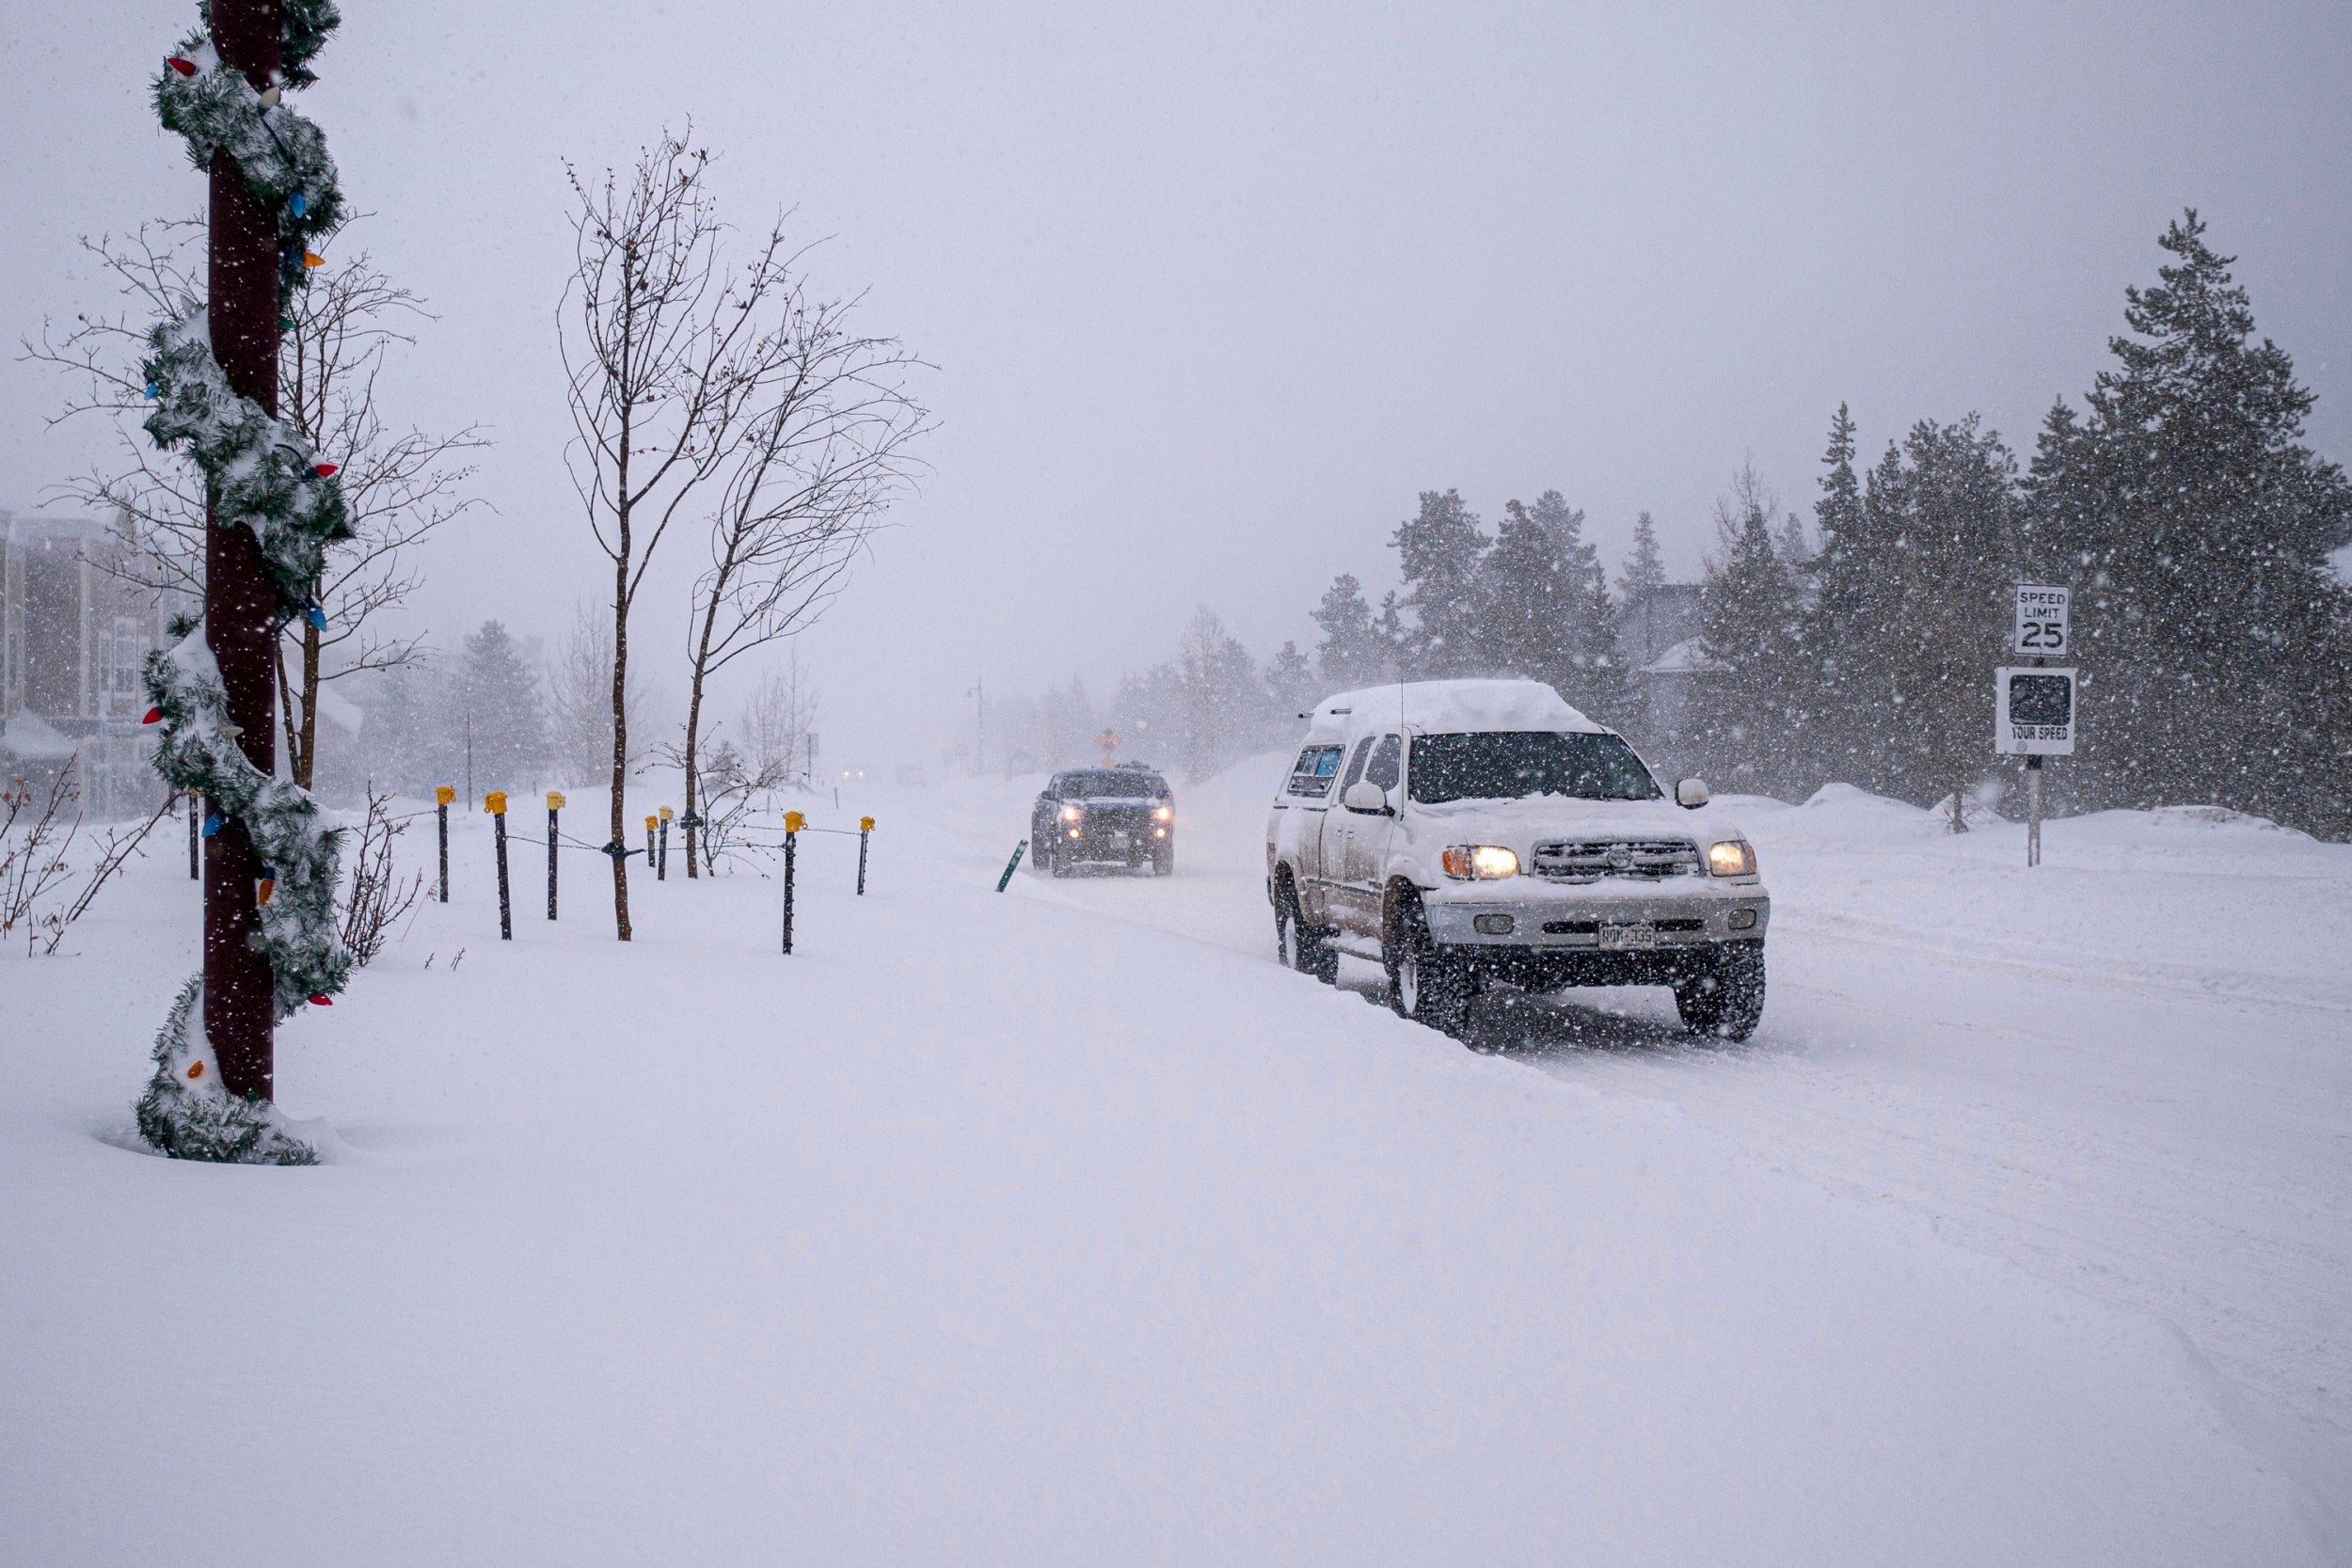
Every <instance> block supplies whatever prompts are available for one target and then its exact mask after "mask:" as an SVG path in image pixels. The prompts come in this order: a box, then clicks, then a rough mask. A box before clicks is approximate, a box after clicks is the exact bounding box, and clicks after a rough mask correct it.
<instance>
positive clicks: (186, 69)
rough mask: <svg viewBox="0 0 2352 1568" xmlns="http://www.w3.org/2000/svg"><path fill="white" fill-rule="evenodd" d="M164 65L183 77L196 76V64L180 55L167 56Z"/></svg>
mask: <svg viewBox="0 0 2352 1568" xmlns="http://www.w3.org/2000/svg"><path fill="white" fill-rule="evenodd" d="M164 64H166V65H167V66H169V67H171V69H172V70H174V71H178V72H179V73H180V74H181V75H183V76H193V75H195V74H196V62H195V61H194V60H191V59H187V58H185V57H183V56H182V55H165V56H164Z"/></svg>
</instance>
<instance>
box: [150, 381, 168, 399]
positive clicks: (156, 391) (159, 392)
mask: <svg viewBox="0 0 2352 1568" xmlns="http://www.w3.org/2000/svg"><path fill="white" fill-rule="evenodd" d="M163 391H164V389H163V388H161V387H158V386H156V385H155V384H154V383H153V382H149V383H148V384H147V395H148V396H149V397H151V398H153V397H161V396H163Z"/></svg>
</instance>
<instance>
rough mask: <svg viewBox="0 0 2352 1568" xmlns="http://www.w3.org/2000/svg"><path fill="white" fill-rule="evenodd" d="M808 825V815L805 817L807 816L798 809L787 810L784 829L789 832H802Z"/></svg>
mask: <svg viewBox="0 0 2352 1568" xmlns="http://www.w3.org/2000/svg"><path fill="white" fill-rule="evenodd" d="M807 826H808V818H807V817H805V816H802V815H801V814H800V813H799V812H797V811H788V812H786V813H785V814H784V831H785V832H787V833H797V832H800V831H801V830H802V829H803V828H805V827H807Z"/></svg>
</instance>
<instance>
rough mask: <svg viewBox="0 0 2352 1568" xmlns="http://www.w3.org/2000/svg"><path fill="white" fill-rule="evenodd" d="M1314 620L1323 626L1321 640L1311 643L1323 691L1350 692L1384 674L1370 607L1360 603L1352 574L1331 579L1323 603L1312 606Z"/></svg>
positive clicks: (1360, 590)
mask: <svg viewBox="0 0 2352 1568" xmlns="http://www.w3.org/2000/svg"><path fill="white" fill-rule="evenodd" d="M1314 623H1315V625H1316V626H1320V627H1322V628H1323V640H1322V641H1320V642H1318V643H1316V644H1315V670H1316V673H1318V674H1320V675H1321V676H1322V678H1323V687H1324V690H1325V691H1327V692H1329V691H1352V690H1354V689H1356V688H1358V687H1359V686H1370V685H1372V684H1373V683H1374V682H1375V681H1378V680H1381V679H1383V678H1385V677H1386V675H1387V670H1386V668H1385V665H1386V663H1387V660H1386V657H1385V656H1384V650H1383V649H1382V647H1381V643H1380V637H1379V633H1378V632H1377V631H1376V630H1375V627H1374V626H1373V620H1372V607H1371V606H1370V605H1368V604H1366V603H1365V602H1364V594H1363V585H1362V584H1360V583H1359V582H1358V581H1357V580H1356V578H1355V577H1354V575H1353V574H1350V573H1346V572H1343V573H1341V574H1340V575H1339V576H1338V577H1336V578H1332V579H1331V586H1330V587H1328V588H1327V589H1325V590H1324V591H1323V602H1322V603H1321V604H1320V605H1318V606H1316V607H1315V610H1314Z"/></svg>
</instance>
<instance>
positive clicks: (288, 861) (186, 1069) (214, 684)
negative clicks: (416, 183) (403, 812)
mask: <svg viewBox="0 0 2352 1568" xmlns="http://www.w3.org/2000/svg"><path fill="white" fill-rule="evenodd" d="M199 9H200V12H201V15H202V19H203V22H204V24H205V29H206V32H205V33H202V34H199V35H196V36H194V37H191V38H189V39H188V40H185V41H183V43H182V44H181V46H180V48H179V49H178V50H177V51H176V52H174V53H173V54H172V55H169V56H167V58H166V60H165V62H164V66H163V69H162V71H161V73H160V74H159V75H158V76H157V78H156V81H155V87H154V99H155V109H156V114H157V117H158V118H159V119H161V120H162V121H163V124H164V126H165V128H166V129H167V130H170V131H174V132H177V133H178V134H179V135H181V136H182V137H183V138H184V139H185V140H186V142H187V146H188V156H189V158H190V160H191V161H193V162H194V163H195V164H196V165H197V166H198V167H199V168H203V169H205V170H207V171H208V173H209V174H210V176H211V181H212V219H211V228H212V233H211V268H210V282H209V286H208V290H207V292H208V294H209V296H210V297H209V299H208V301H207V304H206V306H205V308H204V309H203V311H202V312H201V313H200V314H195V313H192V314H190V315H188V316H185V317H183V318H181V319H178V320H174V321H168V322H165V323H162V324H160V325H157V327H156V328H155V330H154V333H153V334H152V336H151V340H150V344H151V354H150V356H149V357H148V359H147V361H146V365H145V367H144V368H145V371H146V373H147V390H148V395H149V397H150V398H151V399H152V400H153V401H154V403H155V408H154V411H153V413H151V415H150V416H149V417H148V420H147V432H148V434H149V436H151V437H153V439H154V441H155V443H156V445H157V446H159V447H161V448H163V449H164V450H166V451H179V452H183V453H185V454H186V455H187V456H188V457H189V458H191V459H192V460H193V461H194V462H195V463H196V465H197V467H199V469H201V470H202V472H203V475H204V484H205V494H206V498H207V503H208V509H209V513H210V522H211V527H210V528H209V529H208V530H207V542H206V551H205V583H204V615H203V618H202V619H201V620H200V621H191V622H185V623H182V624H179V625H176V626H175V627H174V633H175V635H176V636H177V637H178V638H179V639H180V641H179V642H178V644H177V645H176V646H174V647H173V648H171V649H170V650H169V651H167V652H163V653H157V654H153V655H151V656H149V658H148V661H147V670H146V676H147V689H148V693H149V695H150V697H151V699H152V701H153V703H154V707H153V709H152V711H151V712H150V713H149V715H148V719H149V721H150V722H151V723H160V724H161V725H162V726H163V742H162V745H161V746H160V748H159V749H158V751H157V753H156V759H155V766H156V770H157V771H158V772H160V773H161V774H162V775H163V776H164V778H165V779H166V780H167V781H168V782H169V783H170V784H173V785H174V786H176V787H178V788H182V789H192V790H196V791H199V792H200V793H201V795H202V797H203V801H204V804H203V811H204V814H205V817H204V826H203V835H204V843H205V867H204V869H205V878H204V969H203V972H202V974H200V975H199V976H198V977H196V978H194V979H191V980H190V981H189V982H188V984H187V985H186V987H184V988H183V990H182V991H181V993H180V996H179V999H178V1000H177V1001H176V1002H175V1003H174V1004H173V1006H172V1009H171V1013H170V1016H169V1017H168V1018H167V1020H166V1021H165V1023H164V1027H163V1030H162V1032H161V1034H159V1035H158V1036H157V1037H156V1041H155V1076H154V1078H153V1079H152V1080H151V1082H150V1083H149V1085H148V1086H147V1090H146V1092H145V1093H144V1094H143V1095H141V1096H140V1098H139V1102H138V1122H139V1132H140V1133H141V1134H142V1135H143V1136H144V1137H145V1138H146V1139H147V1141H148V1142H149V1143H151V1144H152V1145H154V1146H155V1147H156V1148H159V1149H161V1150H163V1151H164V1152H165V1153H167V1154H171V1155H175V1156H177V1157H180V1158H183V1159H198V1160H221V1161H237V1162H245V1163H252V1164H309V1163H310V1162H311V1161H313V1160H315V1159H316V1157H317V1156H316V1154H315V1152H314V1151H313V1150H312V1149H310V1147H309V1146H308V1145H306V1144H304V1143H303V1142H302V1141H301V1140H300V1139H299V1138H297V1137H295V1136H294V1135H293V1134H292V1133H291V1132H288V1131H286V1129H285V1127H284V1125H283V1123H282V1122H281V1120H280V1119H279V1118H278V1113H277V1110H276V1108H275V1107H274V1106H273V1105H272V1103H271V1100H272V1091H273V1083H272V1054H273V1052H272V1034H273V1030H274V1026H275V1024H276V1022H278V1020H281V1019H283V1018H286V1017H287V1016H289V1015H290V1014H292V1013H293V1012H294V1011H295V1010H296V1009H298V1008H300V1007H301V1006H304V1005H305V1004H309V1003H315V1004H318V1005H321V1006H325V1005H326V1003H327V1001H328V1000H329V999H330V998H331V997H332V996H333V995H334V993H335V992H337V991H339V990H342V987H343V983H344V980H345V978H346V977H347V976H348V974H349V973H350V968H351V956H350V954H349V953H348V952H346V951H345V950H344V948H343V946H342V940H341V937H340V935H339V933H338V931H337V928H336V923H335V879H336V873H337V859H338V853H337V852H338V844H337V839H338V834H337V832H336V831H335V830H333V829H330V828H328V827H326V825H325V823H324V822H323V821H322V820H321V818H320V816H319V811H318V806H317V804H316V802H314V801H313V800H311V799H310V795H309V794H308V793H307V792H306V791H304V790H301V789H298V788H296V787H294V785H293V784H285V783H281V782H280V781H278V779H277V778H275V777H274V771H275V764H276V761H277V732H276V728H275V706H274V705H275V697H276V691H275V686H274V682H275V669H274V666H273V664H272V662H271V658H270V650H271V648H272V646H273V645H274V643H275V641H276V639H277V637H278V631H279V629H280V628H281V627H283V626H285V625H286V623H288V622H289V621H291V620H293V619H294V617H296V616H298V615H303V614H306V613H309V614H315V613H316V609H315V606H313V604H312V603H311V599H310V592H311V585H312V584H313V583H314V582H315V581H316V580H317V578H318V574H319V566H320V562H321V560H322V558H323V557H324V555H325V553H326V548H327V546H330V545H332V544H334V543H335V542H337V541H338V540H342V539H347V538H349V537H350V536H351V525H350V521H349V518H348V517H347V515H345V511H344V506H343V499H342V489H341V487H340V486H339V485H338V484H337V483H335V478H334V476H335V465H333V464H332V463H327V462H323V461H321V460H320V458H319V455H318V453H317V452H315V451H312V450H311V449H310V445H309V443H308V442H306V441H305V440H304V439H303V437H302V436H301V435H300V434H299V432H297V431H296V430H295V429H294V426H293V425H291V424H289V423H287V422H284V421H281V420H279V419H278V417H277V412H276V409H277V402H278V385H277V362H278V332H279V330H280V329H281V326H282V322H283V318H284V315H285V311H286V305H287V301H288V299H289V298H290V297H291V295H292V293H293V292H294V290H296V289H298V288H301V287H302V286H303V279H304V277H305V275H306V272H307V269H308V268H309V267H310V266H315V265H317V264H318V260H319V259H318V257H317V254H316V252H315V251H313V250H312V249H311V248H310V245H311V242H312V241H313V240H316V239H323V237H324V236H325V235H326V234H328V233H331V232H332V231H333V230H335V228H336V227H337V226H338V225H339V224H340V223H341V222H342V217H343V202H342V191H341V189H340V188H339V187H338V184H337V182H336V177H335V165H334V162H333V160H332V159H331V158H329V157H328V156H327V152H326V138H325V136H324V135H321V133H320V132H319V129H318V127H317V126H315V125H313V124H311V123H310V121H309V120H307V119H303V118H302V117H301V116H300V115H297V114H295V113H294V111H293V110H292V109H291V108H288V107H286V106H285V105H284V104H283V103H282V102H281V98H282V95H283V94H284V92H285V91H286V90H287V89H289V88H294V87H308V86H309V85H310V83H311V81H312V80H313V79H314V78H313V76H312V74H311V72H310V61H311V59H312V58H313V57H314V56H315V55H317V53H318V51H319V48H320V46H321V45H322V44H324V43H325V41H326V37H327V35H328V34H329V33H331V32H332V31H333V30H334V28H335V26H336V25H337V24H338V23H339V22H340V20H341V18H340V17H339V16H338V15H337V13H336V10H335V8H334V6H333V4H332V3H331V0H206V3H205V4H203V5H202V6H200V7H199Z"/></svg>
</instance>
